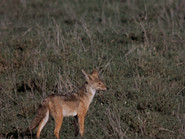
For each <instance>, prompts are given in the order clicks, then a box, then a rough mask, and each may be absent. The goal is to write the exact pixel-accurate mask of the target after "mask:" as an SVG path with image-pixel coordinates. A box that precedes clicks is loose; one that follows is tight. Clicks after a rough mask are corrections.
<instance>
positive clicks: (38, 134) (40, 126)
mask: <svg viewBox="0 0 185 139" xmlns="http://www.w3.org/2000/svg"><path fill="white" fill-rule="evenodd" d="M48 119H49V111H47V113H46V115H45V117H44V118H43V119H42V121H41V122H40V124H39V127H38V129H37V139H39V138H40V133H41V131H42V129H43V128H44V126H45V125H46V123H47V121H48Z"/></svg>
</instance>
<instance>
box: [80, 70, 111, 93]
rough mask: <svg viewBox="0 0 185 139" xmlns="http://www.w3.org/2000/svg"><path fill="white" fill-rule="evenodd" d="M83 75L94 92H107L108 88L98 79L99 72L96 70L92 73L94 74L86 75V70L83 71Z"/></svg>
mask: <svg viewBox="0 0 185 139" xmlns="http://www.w3.org/2000/svg"><path fill="white" fill-rule="evenodd" d="M82 72H83V74H84V75H85V79H86V81H87V83H88V85H89V86H90V88H91V89H93V90H102V91H103V90H107V89H108V88H107V87H106V86H105V85H104V83H103V82H102V81H101V80H100V79H99V77H98V71H97V70H96V69H94V70H93V71H92V74H91V75H90V74H88V73H86V72H85V71H84V70H82Z"/></svg>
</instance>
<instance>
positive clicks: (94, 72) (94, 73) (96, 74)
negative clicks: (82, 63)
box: [92, 69, 98, 78]
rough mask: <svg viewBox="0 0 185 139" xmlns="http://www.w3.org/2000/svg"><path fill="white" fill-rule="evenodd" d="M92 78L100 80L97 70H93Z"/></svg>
mask: <svg viewBox="0 0 185 139" xmlns="http://www.w3.org/2000/svg"><path fill="white" fill-rule="evenodd" d="M92 76H95V77H97V78H98V71H97V70H96V69H93V71H92Z"/></svg>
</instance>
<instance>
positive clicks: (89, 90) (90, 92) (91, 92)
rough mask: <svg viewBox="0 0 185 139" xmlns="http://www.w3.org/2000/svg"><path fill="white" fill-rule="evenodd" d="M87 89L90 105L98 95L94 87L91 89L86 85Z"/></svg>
mask: <svg viewBox="0 0 185 139" xmlns="http://www.w3.org/2000/svg"><path fill="white" fill-rule="evenodd" d="M85 88H86V92H87V95H88V98H89V100H90V103H91V101H92V100H93V98H94V95H95V94H96V90H95V89H93V88H92V87H90V86H89V85H88V84H87V83H86V84H85Z"/></svg>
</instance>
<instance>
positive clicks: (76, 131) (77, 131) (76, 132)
mask: <svg viewBox="0 0 185 139" xmlns="http://www.w3.org/2000/svg"><path fill="white" fill-rule="evenodd" d="M74 126H75V137H76V136H78V133H79V124H78V116H77V115H76V116H75V117H74Z"/></svg>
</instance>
